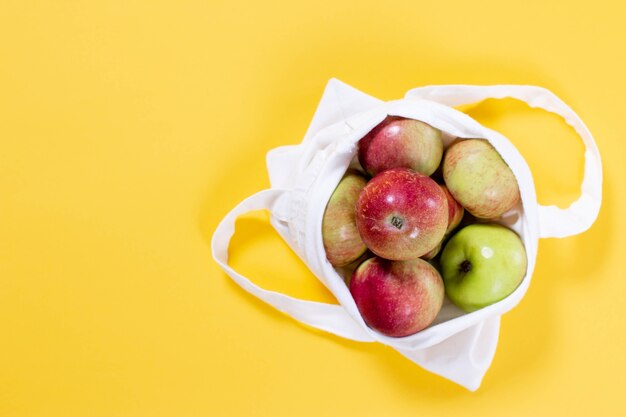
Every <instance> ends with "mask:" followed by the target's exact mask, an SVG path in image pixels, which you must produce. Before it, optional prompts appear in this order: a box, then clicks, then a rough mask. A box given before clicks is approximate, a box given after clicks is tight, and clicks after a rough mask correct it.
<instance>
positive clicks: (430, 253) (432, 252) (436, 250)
mask: <svg viewBox="0 0 626 417" xmlns="http://www.w3.org/2000/svg"><path fill="white" fill-rule="evenodd" d="M442 243H443V240H442V241H441V242H439V244H438V245H437V246H435V247H434V248H433V249H431V250H430V251H428V252H427V253H426V254H424V255H422V256H421V258H422V259H426V260H427V261H430V260H432V259H433V258H434V257H435V256H437V255H438V254H439V252H440V251H441V244H442Z"/></svg>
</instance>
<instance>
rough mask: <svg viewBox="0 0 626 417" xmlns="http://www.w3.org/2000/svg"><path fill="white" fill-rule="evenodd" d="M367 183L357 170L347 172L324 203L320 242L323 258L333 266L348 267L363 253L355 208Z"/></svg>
mask: <svg viewBox="0 0 626 417" xmlns="http://www.w3.org/2000/svg"><path fill="white" fill-rule="evenodd" d="M366 183H367V180H366V179H365V177H363V176H362V175H361V174H359V173H358V172H356V171H353V170H351V171H348V172H347V173H346V175H345V176H344V177H343V178H342V179H341V181H340V182H339V184H338V185H337V188H335V191H334V192H333V194H332V195H331V196H330V199H329V200H328V203H327V204H326V211H325V212H324V218H323V220H322V240H323V242H324V249H325V250H326V257H327V258H328V261H329V262H330V263H331V264H332V265H333V266H335V267H338V266H344V265H348V264H349V263H351V262H354V261H355V260H357V259H358V258H359V257H360V256H361V255H363V253H365V251H366V249H367V248H366V247H365V244H364V243H363V241H362V240H361V237H360V235H359V231H358V230H357V227H356V221H355V218H354V216H355V209H356V201H357V199H358V198H359V195H360V193H361V191H362V190H363V187H365V184H366Z"/></svg>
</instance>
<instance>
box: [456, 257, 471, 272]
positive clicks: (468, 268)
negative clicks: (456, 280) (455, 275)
mask: <svg viewBox="0 0 626 417" xmlns="http://www.w3.org/2000/svg"><path fill="white" fill-rule="evenodd" d="M471 270H472V263H471V262H470V261H468V260H465V261H463V262H461V265H459V271H461V272H463V273H464V274H467V273H468V272H469V271H471Z"/></svg>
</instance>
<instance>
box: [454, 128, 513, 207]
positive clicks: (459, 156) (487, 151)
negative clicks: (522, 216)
mask: <svg viewBox="0 0 626 417" xmlns="http://www.w3.org/2000/svg"><path fill="white" fill-rule="evenodd" d="M443 179H444V181H445V183H446V186H447V187H448V190H449V191H450V193H451V194H452V196H453V197H454V199H455V200H456V201H458V202H459V203H461V205H462V206H463V207H464V208H465V210H467V211H469V212H470V213H471V214H473V215H474V216H475V217H478V218H481V219H495V218H497V217H500V216H501V215H502V214H503V213H505V212H506V211H508V210H510V209H512V208H513V207H514V206H515V205H516V204H517V203H518V202H519V201H520V193H519V187H518V185H517V180H516V179H515V175H514V174H513V171H511V168H509V166H508V165H507V164H506V162H504V160H503V159H502V157H501V156H500V154H499V153H498V151H496V149H495V148H494V147H493V146H491V144H490V143H489V142H487V141H486V140H484V139H466V140H460V141H457V142H454V143H453V144H452V145H450V146H449V147H448V149H446V153H445V155H444V158H443Z"/></svg>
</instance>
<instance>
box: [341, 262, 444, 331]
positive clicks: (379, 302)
mask: <svg viewBox="0 0 626 417" xmlns="http://www.w3.org/2000/svg"><path fill="white" fill-rule="evenodd" d="M350 293H351V294H352V297H353V298H354V301H355V302H356V305H357V307H358V309H359V312H360V313H361V316H362V317H363V320H365V322H366V323H367V325H368V326H370V327H371V328H373V329H375V330H377V331H379V332H380V333H382V334H384V335H387V336H391V337H403V336H408V335H411V334H414V333H417V332H419V331H420V330H422V329H424V328H426V327H428V325H430V324H431V323H432V322H433V320H435V317H437V314H438V313H439V310H441V306H442V304H443V297H444V287H443V280H442V278H441V275H439V272H437V270H436V269H435V268H434V267H433V266H432V265H430V264H429V263H428V262H426V261H424V260H422V259H414V260H410V261H389V260H386V259H382V258H378V257H373V258H370V259H368V260H367V261H365V262H363V263H362V264H361V265H359V267H358V268H357V269H356V270H355V271H354V274H353V275H352V279H351V281H350Z"/></svg>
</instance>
